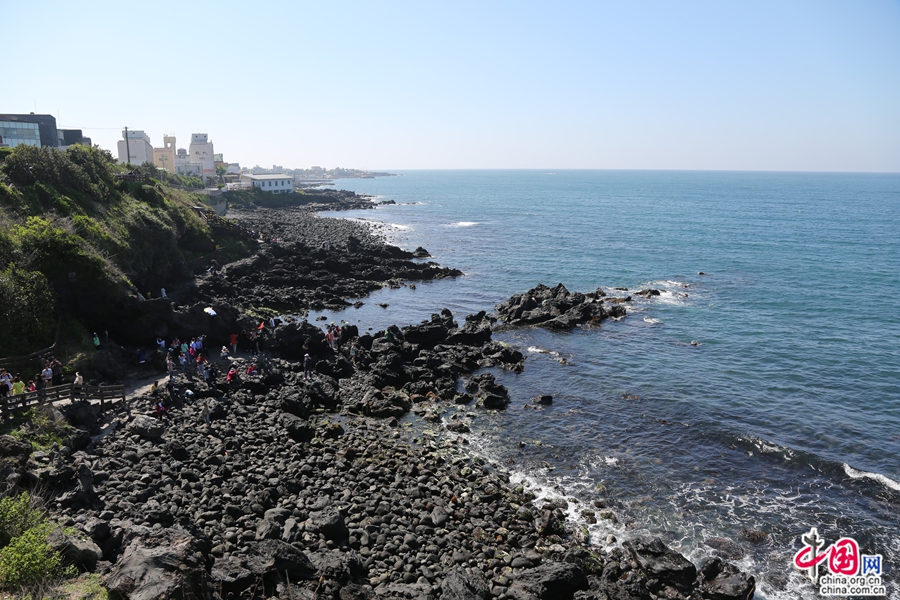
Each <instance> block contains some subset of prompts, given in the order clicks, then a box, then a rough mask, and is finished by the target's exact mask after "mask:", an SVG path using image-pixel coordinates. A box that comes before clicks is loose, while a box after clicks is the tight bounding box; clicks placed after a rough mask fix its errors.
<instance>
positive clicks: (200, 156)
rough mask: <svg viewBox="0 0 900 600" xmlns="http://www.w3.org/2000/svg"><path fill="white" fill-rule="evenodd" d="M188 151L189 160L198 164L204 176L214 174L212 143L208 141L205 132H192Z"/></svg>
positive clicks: (213, 175)
mask: <svg viewBox="0 0 900 600" xmlns="http://www.w3.org/2000/svg"><path fill="white" fill-rule="evenodd" d="M188 152H189V153H190V162H192V163H196V164H198V165H200V168H201V172H202V173H203V177H204V178H206V177H215V176H216V162H215V156H214V152H213V143H212V142H210V141H209V136H208V135H207V134H205V133H192V134H191V145H190V147H189V149H188Z"/></svg>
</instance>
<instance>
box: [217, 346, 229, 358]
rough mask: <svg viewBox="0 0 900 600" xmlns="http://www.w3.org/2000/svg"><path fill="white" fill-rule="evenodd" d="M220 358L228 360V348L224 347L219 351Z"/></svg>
mask: <svg viewBox="0 0 900 600" xmlns="http://www.w3.org/2000/svg"><path fill="white" fill-rule="evenodd" d="M219 356H221V357H222V360H225V359H226V358H228V346H222V349H221V350H220V351H219Z"/></svg>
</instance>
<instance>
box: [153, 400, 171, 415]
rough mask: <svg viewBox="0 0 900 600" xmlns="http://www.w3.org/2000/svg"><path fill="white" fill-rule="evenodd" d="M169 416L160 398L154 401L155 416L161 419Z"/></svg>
mask: <svg viewBox="0 0 900 600" xmlns="http://www.w3.org/2000/svg"><path fill="white" fill-rule="evenodd" d="M168 416H169V409H167V408H166V406H165V404H163V401H162V400H157V401H156V418H157V419H160V420H162V419H163V418H165V417H168Z"/></svg>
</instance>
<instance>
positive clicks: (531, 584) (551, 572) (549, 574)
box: [507, 562, 588, 600]
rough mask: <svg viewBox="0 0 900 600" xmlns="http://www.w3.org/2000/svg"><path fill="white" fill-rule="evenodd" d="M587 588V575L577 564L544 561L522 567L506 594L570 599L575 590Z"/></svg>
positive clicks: (521, 598) (533, 599)
mask: <svg viewBox="0 0 900 600" xmlns="http://www.w3.org/2000/svg"><path fill="white" fill-rule="evenodd" d="M587 588H588V580H587V577H586V576H585V574H584V572H583V571H582V570H581V569H580V568H579V567H578V566H576V565H574V564H570V563H560V562H545V563H543V564H542V565H540V566H537V567H533V568H530V569H523V570H522V572H521V573H519V574H518V575H517V576H516V578H515V580H514V581H513V583H512V585H511V586H510V587H509V591H508V592H507V595H508V596H509V597H510V598H515V599H516V600H571V598H572V596H574V595H575V592H577V591H579V590H586V589H587Z"/></svg>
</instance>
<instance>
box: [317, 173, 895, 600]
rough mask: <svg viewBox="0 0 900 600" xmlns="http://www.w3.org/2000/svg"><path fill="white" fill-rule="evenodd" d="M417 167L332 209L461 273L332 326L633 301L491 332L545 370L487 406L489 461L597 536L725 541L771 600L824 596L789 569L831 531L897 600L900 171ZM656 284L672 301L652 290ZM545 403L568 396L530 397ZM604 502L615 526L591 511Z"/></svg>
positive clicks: (350, 185)
mask: <svg viewBox="0 0 900 600" xmlns="http://www.w3.org/2000/svg"><path fill="white" fill-rule="evenodd" d="M400 174H401V176H399V177H385V178H377V179H348V180H341V181H339V182H337V183H338V185H337V187H339V188H342V189H349V190H353V191H356V192H359V193H363V194H369V195H372V196H374V197H375V198H376V201H379V202H381V201H385V200H393V201H395V202H396V204H384V205H380V206H379V207H378V208H377V209H376V210H374V211H371V210H370V211H353V212H350V213H346V212H342V213H325V214H326V215H327V216H336V217H342V218H352V219H362V220H366V221H368V222H370V223H373V226H374V227H377V228H378V231H381V232H382V233H384V234H385V235H386V236H387V237H388V239H389V240H391V241H392V242H393V243H396V244H398V245H400V246H402V247H405V248H408V249H415V248H416V247H417V246H423V247H425V248H426V249H427V250H428V251H429V252H430V253H431V254H432V255H433V256H434V259H433V260H436V261H437V262H439V263H440V264H442V265H445V266H450V267H455V268H458V269H461V270H462V271H464V272H465V276H464V277H461V278H457V279H453V280H443V281H436V282H430V283H418V284H416V287H415V289H411V288H408V287H406V288H402V289H399V290H388V289H386V290H383V291H379V292H376V293H374V294H372V295H371V296H369V297H367V298H364V299H363V301H364V302H365V304H364V306H362V307H361V308H359V309H352V308H351V309H347V310H345V311H341V312H336V313H324V314H325V315H326V316H327V317H328V318H330V319H332V320H337V319H344V320H346V321H349V322H351V323H354V324H357V325H359V326H360V328H361V330H363V331H364V330H367V329H369V328H373V329H374V330H378V329H383V328H384V327H386V326H387V325H390V324H392V323H396V324H398V325H400V326H403V325H407V324H412V323H417V322H419V321H421V320H424V319H428V318H429V317H430V315H431V314H432V313H434V312H438V311H440V309H441V308H444V307H446V308H449V309H450V310H451V311H453V313H454V315H455V316H456V317H457V319H458V320H460V321H461V320H462V318H463V317H464V316H465V315H466V314H468V313H473V312H477V311H479V310H487V311H489V312H490V311H491V310H492V309H493V307H494V306H495V305H496V304H498V303H499V302H502V301H504V300H505V299H507V298H508V297H509V296H511V295H512V294H514V293H520V292H525V291H527V290H528V289H530V288H532V287H534V286H535V285H537V284H538V283H543V284H546V285H549V286H553V285H555V284H557V283H563V284H564V285H565V286H566V287H567V288H568V289H569V290H570V291H581V292H587V291H592V290H595V289H597V288H598V287H599V288H602V289H604V290H605V291H606V292H607V293H609V294H610V295H615V296H625V295H628V294H631V295H632V298H633V302H632V303H631V304H630V305H628V316H627V317H626V318H625V319H624V320H622V321H618V322H613V321H607V322H605V323H604V324H603V325H602V326H600V327H595V328H579V329H576V330H575V331H573V332H571V333H565V334H560V333H551V332H548V331H544V330H542V329H524V330H516V331H510V332H504V333H500V334H496V335H495V338H497V339H499V340H501V341H504V342H508V343H510V344H513V345H515V346H517V347H518V348H520V349H521V350H522V351H523V353H525V354H526V356H527V359H526V361H525V371H524V372H523V373H522V374H519V375H516V374H513V373H508V372H504V371H499V370H498V371H495V375H496V376H497V378H498V380H499V381H500V382H501V383H503V384H504V385H506V386H507V387H508V388H509V390H510V395H511V398H512V403H511V405H510V407H509V409H508V410H506V411H503V412H498V413H487V412H484V411H482V412H480V413H479V415H478V417H477V418H476V420H475V425H474V428H473V433H472V434H471V439H472V447H473V448H474V449H475V450H476V451H477V452H479V453H481V454H483V455H484V456H485V457H486V458H488V459H489V460H491V461H494V462H495V463H496V464H498V465H501V466H502V467H503V468H504V469H506V470H508V471H509V472H510V473H512V474H513V478H514V479H515V480H516V481H517V482H521V484H522V485H525V486H529V487H530V488H531V489H533V490H534V491H535V492H536V493H537V494H538V495H539V496H562V497H565V498H568V499H570V501H569V507H570V508H569V513H570V517H571V519H572V520H573V521H574V522H575V523H576V524H578V525H579V526H586V527H587V528H588V530H589V532H590V535H591V540H592V542H594V543H596V544H597V545H599V546H601V547H602V546H604V545H605V543H606V541H605V540H606V538H607V536H608V535H610V534H612V535H614V536H615V537H616V538H617V539H618V540H619V542H621V540H623V539H627V538H628V537H629V536H633V535H640V534H652V535H657V536H661V537H662V538H663V539H664V540H666V541H667V542H668V543H669V545H670V546H672V547H673V548H676V549H678V550H679V551H681V552H682V553H684V554H685V555H686V556H688V557H689V558H690V559H692V560H693V561H694V562H695V563H696V562H699V561H700V560H701V559H702V558H703V557H704V556H707V555H710V554H713V553H715V552H719V553H720V554H722V553H724V554H726V555H727V556H728V557H729V558H730V559H731V560H732V562H734V563H736V564H738V565H739V566H740V567H742V568H743V569H745V570H747V571H749V572H751V573H753V574H754V575H755V576H756V578H757V582H758V583H757V588H758V592H757V597H758V598H764V599H766V600H775V599H778V600H781V599H792V600H793V599H795V598H817V597H819V596H818V591H817V589H816V588H815V587H814V586H813V584H812V583H811V582H810V581H809V580H808V579H807V578H806V577H805V575H804V573H802V572H801V571H799V570H797V569H796V568H794V567H793V565H792V559H793V557H794V554H795V553H796V552H798V551H799V550H800V549H801V547H802V543H801V539H800V538H801V536H802V535H804V534H806V533H807V532H808V531H809V530H810V528H812V527H816V528H817V529H818V532H819V535H820V536H821V537H823V538H824V539H825V540H826V541H827V543H829V544H830V543H832V542H835V541H837V540H838V539H839V538H842V537H850V538H853V539H855V540H856V541H857V542H858V544H859V548H860V553H861V554H865V555H879V554H880V555H882V569H883V572H882V575H883V580H884V584H885V585H886V586H887V588H888V597H890V598H900V585H898V580H900V578H898V577H897V576H896V573H897V569H898V568H900V351H898V346H897V344H898V340H900V175H897V174H840V173H746V172H669V171H565V170H560V171H552V170H548V171H540V170H527V171H409V172H401V173H400ZM701 273H703V274H701ZM615 288H627V291H622V290H616V289H615ZM647 288H653V289H658V290H659V291H660V292H661V295H660V296H657V297H654V298H650V299H644V298H642V297H639V296H636V295H634V292H636V291H638V290H641V289H647ZM376 303H387V304H388V307H387V308H382V307H379V306H377V305H376ZM315 316H318V314H314V315H311V316H310V319H313V318H314V317H315ZM312 322H314V321H312ZM562 359H565V360H562ZM541 394H551V395H552V396H553V398H554V400H553V405H552V406H550V407H546V408H534V407H533V405H530V403H529V400H530V399H531V398H534V397H535V396H537V395H541ZM469 410H473V409H469ZM597 499H600V500H602V501H603V502H604V503H605V504H606V505H608V506H609V507H610V508H611V509H612V510H613V512H614V513H615V514H616V516H617V521H616V522H611V521H609V520H606V519H600V522H599V523H597V524H588V523H587V522H586V520H585V518H584V517H583V516H582V514H581V512H582V510H584V509H592V508H593V505H592V502H593V501H594V500H597ZM745 530H761V531H764V532H765V533H766V534H767V536H766V538H765V540H763V541H761V542H752V541H750V540H749V539H748V538H747V537H746V536H745V533H744V531H745ZM713 547H717V548H718V550H713Z"/></svg>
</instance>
